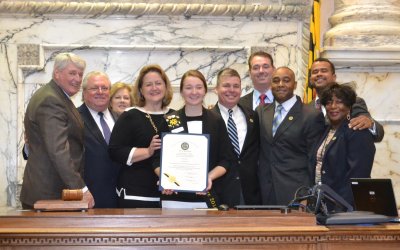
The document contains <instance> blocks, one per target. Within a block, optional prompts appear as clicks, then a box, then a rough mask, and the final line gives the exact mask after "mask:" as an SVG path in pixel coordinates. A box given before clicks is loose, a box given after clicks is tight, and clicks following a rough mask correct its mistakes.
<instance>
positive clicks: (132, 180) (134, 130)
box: [109, 108, 169, 208]
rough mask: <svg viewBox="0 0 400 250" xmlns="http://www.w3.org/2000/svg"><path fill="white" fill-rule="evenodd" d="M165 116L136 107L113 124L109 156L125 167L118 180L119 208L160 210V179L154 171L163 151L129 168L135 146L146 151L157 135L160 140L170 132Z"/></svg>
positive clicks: (158, 151)
mask: <svg viewBox="0 0 400 250" xmlns="http://www.w3.org/2000/svg"><path fill="white" fill-rule="evenodd" d="M168 111H169V110H168ZM165 113H166V112H160V113H157V114H155V113H154V114H147V113H146V112H144V111H143V109H140V108H133V109H131V110H128V111H126V112H123V113H122V114H121V116H120V117H119V119H118V120H117V122H116V123H115V125H114V129H113V132H112V134H111V139H110V144H109V153H110V156H111V158H112V159H113V160H114V161H116V162H119V163H121V164H123V167H122V168H121V170H120V173H119V177H118V181H117V193H118V194H119V202H118V206H119V207H129V208H139V207H145V208H147V207H160V192H159V191H158V186H157V181H158V177H157V175H156V174H155V173H154V169H155V168H156V167H158V166H160V150H156V151H155V152H154V154H153V156H152V157H150V158H148V159H145V160H142V161H139V162H135V163H133V164H132V165H131V166H129V165H127V161H128V157H129V153H130V152H131V149H132V148H133V147H136V148H147V147H148V146H149V145H150V142H151V139H152V138H153V136H154V135H155V134H156V133H157V134H158V135H160V138H161V133H162V132H167V131H168V126H167V123H166V121H165V119H164V114H165ZM148 115H150V117H151V119H150V118H148V117H147V116H148ZM153 125H154V126H155V127H156V128H157V132H156V129H155V128H154V127H153Z"/></svg>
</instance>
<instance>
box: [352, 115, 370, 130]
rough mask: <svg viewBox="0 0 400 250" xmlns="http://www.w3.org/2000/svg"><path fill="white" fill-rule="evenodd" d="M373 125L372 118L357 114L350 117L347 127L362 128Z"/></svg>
mask: <svg viewBox="0 0 400 250" xmlns="http://www.w3.org/2000/svg"><path fill="white" fill-rule="evenodd" d="M373 125H374V120H372V119H371V117H369V116H366V115H359V116H357V117H354V118H352V119H350V123H349V128H351V129H353V130H363V129H369V128H372V127H373Z"/></svg>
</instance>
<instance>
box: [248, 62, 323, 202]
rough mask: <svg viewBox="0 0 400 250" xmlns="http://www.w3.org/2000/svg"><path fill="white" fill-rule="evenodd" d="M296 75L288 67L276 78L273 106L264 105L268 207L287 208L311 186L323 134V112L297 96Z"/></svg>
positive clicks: (263, 179) (262, 165)
mask: <svg viewBox="0 0 400 250" xmlns="http://www.w3.org/2000/svg"><path fill="white" fill-rule="evenodd" d="M296 85H297V83H296V81H295V76H294V73H293V71H292V70H291V69H289V68H287V67H280V68H278V69H277V70H276V71H275V72H274V74H273V75H272V81H271V89H272V93H273V95H274V98H275V102H274V103H273V104H272V105H268V106H260V107H258V108H257V110H256V117H257V119H259V122H260V162H259V178H260V185H261V195H262V202H263V204H265V205H287V204H288V203H289V202H290V201H291V200H292V199H293V198H294V195H295V192H296V190H297V189H298V188H300V187H302V186H306V187H308V186H311V185H312V183H313V180H312V178H311V176H312V171H311V167H310V159H311V155H312V148H313V146H314V144H315V142H316V140H318V138H319V136H320V135H321V133H322V132H323V129H324V125H325V120H324V117H323V115H322V113H321V112H318V111H316V110H315V109H313V108H310V107H308V106H307V105H304V104H303V103H302V101H301V99H300V98H299V97H298V96H296V95H294V90H295V89H296Z"/></svg>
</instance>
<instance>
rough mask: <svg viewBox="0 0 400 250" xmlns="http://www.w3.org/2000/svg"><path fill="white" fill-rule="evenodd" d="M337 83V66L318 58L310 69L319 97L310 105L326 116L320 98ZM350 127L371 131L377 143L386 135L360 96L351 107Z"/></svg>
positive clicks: (311, 80) (313, 84) (311, 78)
mask: <svg viewBox="0 0 400 250" xmlns="http://www.w3.org/2000/svg"><path fill="white" fill-rule="evenodd" d="M335 81H336V73H335V65H334V64H333V63H332V62H331V61H329V60H328V59H326V58H322V57H321V58H317V59H316V60H315V61H314V62H313V64H312V65H311V69H310V84H311V86H312V87H313V88H315V90H316V92H317V97H316V99H315V100H313V101H312V102H311V103H310V104H309V105H310V106H312V107H316V108H318V109H320V110H321V111H322V112H323V113H324V114H325V113H326V112H325V108H324V107H322V106H321V105H320V104H319V96H320V95H321V93H322V92H323V90H324V89H325V88H327V87H329V86H332V85H333V84H334V83H335ZM349 127H350V128H352V129H354V130H363V129H369V131H370V132H371V133H372V135H373V136H374V141H375V142H380V141H382V139H383V136H384V134H385V131H384V129H383V126H382V125H381V124H380V123H379V122H377V121H375V120H374V119H372V117H371V114H370V113H369V111H368V108H367V104H366V103H365V101H364V99H362V98H361V97H358V96H357V99H356V103H354V105H353V106H352V107H351V120H350V123H349Z"/></svg>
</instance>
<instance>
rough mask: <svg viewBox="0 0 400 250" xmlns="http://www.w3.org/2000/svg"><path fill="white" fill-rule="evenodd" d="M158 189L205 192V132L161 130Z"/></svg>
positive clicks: (206, 153) (206, 145)
mask: <svg viewBox="0 0 400 250" xmlns="http://www.w3.org/2000/svg"><path fill="white" fill-rule="evenodd" d="M161 138H162V144H161V145H162V146H161V169H160V171H161V173H160V187H159V189H160V190H164V189H172V190H175V191H180V192H204V191H206V189H207V181H208V178H207V177H208V149H209V135H208V134H187V133H179V134H176V133H162V135H161Z"/></svg>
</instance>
